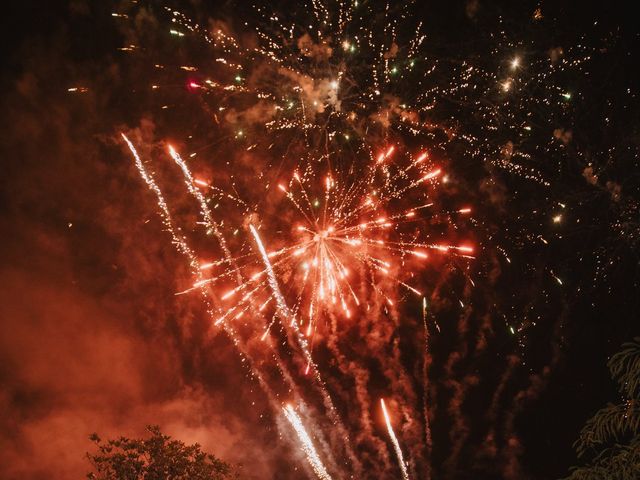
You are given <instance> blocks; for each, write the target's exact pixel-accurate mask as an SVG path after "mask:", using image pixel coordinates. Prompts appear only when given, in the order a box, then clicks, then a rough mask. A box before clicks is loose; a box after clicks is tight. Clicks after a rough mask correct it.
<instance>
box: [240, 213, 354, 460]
mask: <svg viewBox="0 0 640 480" xmlns="http://www.w3.org/2000/svg"><path fill="white" fill-rule="evenodd" d="M249 228H250V230H251V234H252V235H253V237H254V239H255V241H256V244H257V246H258V250H259V251H260V255H261V256H262V260H263V262H264V264H265V268H266V269H267V278H268V281H269V285H270V287H271V289H272V292H273V295H274V297H275V300H276V305H277V307H278V310H279V312H280V315H281V318H282V319H283V320H285V321H286V320H288V319H289V318H290V317H291V311H290V310H289V307H288V306H287V303H286V301H285V299H284V297H283V296H282V293H281V292H280V287H279V286H278V280H277V278H276V276H275V273H274V272H273V268H272V266H271V261H270V260H269V255H268V254H267V251H266V250H265V248H264V245H263V243H262V240H261V238H260V235H259V234H258V231H257V230H256V229H255V227H254V226H253V225H249ZM291 325H292V326H293V327H294V331H295V332H296V338H297V340H298V345H299V346H300V348H301V349H302V351H303V354H304V356H305V358H306V360H307V367H311V368H313V372H314V377H315V379H316V382H315V385H316V387H317V388H318V389H319V391H320V393H321V395H322V398H323V401H324V404H325V408H326V409H327V412H328V413H329V417H330V418H331V420H332V422H333V424H334V425H335V427H336V428H337V430H338V433H339V435H340V437H341V438H342V440H343V442H344V444H345V448H346V449H347V454H348V456H349V459H350V460H351V462H352V464H353V466H354V468H355V469H356V470H359V469H360V462H359V461H358V460H357V457H356V455H355V453H354V452H353V449H352V448H351V445H350V440H349V435H348V434H347V430H346V428H345V427H344V425H343V423H342V420H341V419H340V417H339V416H338V413H337V411H336V408H335V406H334V404H333V400H332V399H331V396H330V395H329V392H328V391H327V389H326V387H325V385H324V382H323V380H322V377H321V376H320V372H319V370H318V368H317V366H316V364H315V363H314V361H313V359H312V357H311V353H310V351H309V347H308V343H307V340H306V339H305V338H304V337H303V336H302V335H301V333H300V330H299V329H298V325H297V322H295V320H294V319H292V322H291Z"/></svg>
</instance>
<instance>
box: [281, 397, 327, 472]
mask: <svg viewBox="0 0 640 480" xmlns="http://www.w3.org/2000/svg"><path fill="white" fill-rule="evenodd" d="M282 411H283V412H284V416H285V418H286V419H287V420H288V421H289V423H290V424H291V426H292V427H293V429H294V430H295V432H296V435H298V438H299V439H300V443H301V448H302V450H303V451H304V453H305V455H306V456H307V460H308V461H309V464H310V465H311V468H313V471H314V472H315V474H316V475H317V476H318V478H319V479H321V480H331V476H330V475H329V473H328V472H327V469H326V468H325V467H324V465H323V464H322V460H320V457H319V456H318V452H317V451H316V449H315V447H314V446H313V442H312V441H311V437H309V434H308V433H307V431H306V430H305V428H304V425H302V420H300V417H299V416H298V414H297V413H296V411H295V410H294V408H293V407H292V406H291V405H285V406H284V407H283V409H282Z"/></svg>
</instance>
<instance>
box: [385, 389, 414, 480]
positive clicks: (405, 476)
mask: <svg viewBox="0 0 640 480" xmlns="http://www.w3.org/2000/svg"><path fill="white" fill-rule="evenodd" d="M380 405H381V406H382V413H383V415H384V421H385V423H386V424H387V431H388V432H389V438H391V443H392V444H393V449H394V450H395V452H396V457H398V465H399V466H400V471H401V472H402V478H403V479H404V480H409V473H408V472H407V465H406V464H405V463H404V457H403V455H402V450H401V449H400V443H398V439H397V438H396V434H395V433H394V431H393V427H392V426H391V420H390V419H389V414H388V413H387V407H386V406H385V404H384V398H381V399H380Z"/></svg>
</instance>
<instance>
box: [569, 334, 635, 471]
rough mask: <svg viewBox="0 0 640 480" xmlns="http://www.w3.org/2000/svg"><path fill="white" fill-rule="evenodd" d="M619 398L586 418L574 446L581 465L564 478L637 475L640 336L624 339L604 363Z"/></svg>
mask: <svg viewBox="0 0 640 480" xmlns="http://www.w3.org/2000/svg"><path fill="white" fill-rule="evenodd" d="M607 366H608V367H609V371H610V372H611V377H612V378H613V379H614V380H616V381H617V382H618V386H619V390H620V394H621V396H622V402H620V403H618V404H609V405H607V406H606V407H604V408H602V409H600V410H599V411H598V412H596V414H595V415H594V416H593V417H592V418H590V419H589V420H587V422H586V424H585V426H584V427H583V428H582V430H581V432H580V436H579V437H578V440H577V441H576V442H575V443H574V448H575V449H576V453H577V454H578V458H579V459H580V460H582V461H584V462H585V465H584V466H581V467H574V468H573V469H572V471H571V474H570V475H569V477H567V480H631V479H634V480H636V479H640V337H637V338H634V341H633V342H629V343H625V344H624V345H623V346H622V350H621V351H620V352H618V353H616V354H615V355H614V356H613V357H611V359H610V360H609V362H608V363H607Z"/></svg>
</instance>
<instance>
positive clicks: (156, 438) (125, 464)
mask: <svg viewBox="0 0 640 480" xmlns="http://www.w3.org/2000/svg"><path fill="white" fill-rule="evenodd" d="M147 430H148V431H149V433H150V434H151V435H150V436H149V437H148V438H146V439H129V438H125V437H120V438H118V439H116V440H107V441H106V442H102V440H101V439H100V437H99V436H98V435H97V434H95V433H94V434H93V435H91V436H90V437H89V438H90V439H91V440H92V441H93V442H94V443H95V444H96V446H97V447H98V452H97V453H94V454H92V453H87V457H88V458H89V461H90V462H91V465H92V467H93V471H92V472H91V473H88V474H87V478H88V479H89V480H225V479H232V478H237V474H236V473H234V472H233V469H232V468H231V466H230V465H229V464H228V463H225V462H223V461H222V460H219V459H218V458H216V457H215V456H213V455H211V454H209V453H206V452H203V451H202V450H201V449H200V445H198V444H197V443H196V444H194V445H185V444H184V443H183V442H181V441H179V440H172V439H171V437H169V436H167V435H163V434H162V432H161V431H160V427H158V426H149V427H147Z"/></svg>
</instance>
